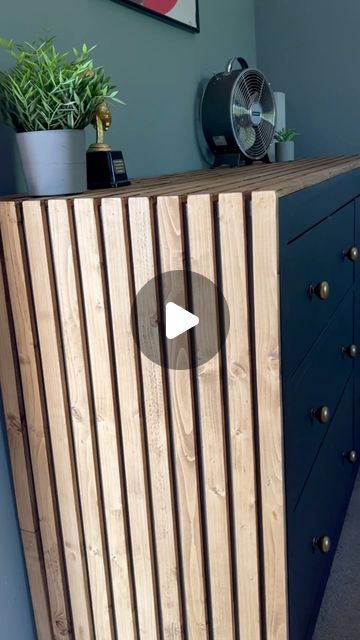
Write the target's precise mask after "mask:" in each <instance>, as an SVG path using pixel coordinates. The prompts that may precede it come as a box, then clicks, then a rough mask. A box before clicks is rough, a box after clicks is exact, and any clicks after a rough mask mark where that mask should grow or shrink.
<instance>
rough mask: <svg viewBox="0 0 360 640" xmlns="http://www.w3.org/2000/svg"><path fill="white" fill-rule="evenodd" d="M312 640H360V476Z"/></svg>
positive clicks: (359, 476)
mask: <svg viewBox="0 0 360 640" xmlns="http://www.w3.org/2000/svg"><path fill="white" fill-rule="evenodd" d="M313 640H360V474H359V475H358V477H357V480H356V483H355V487H354V492H353V495H352V497H351V501H350V505H349V509H348V512H347V516H346V520H345V523H344V528H343V530H342V534H341V537H340V540H339V544H338V548H337V551H336V554H335V557H334V562H333V565H332V569H331V573H330V577H329V580H328V583H327V587H326V591H325V595H324V599H323V602H322V606H321V610H320V614H319V617H318V621H317V625H316V629H315V633H314V635H313Z"/></svg>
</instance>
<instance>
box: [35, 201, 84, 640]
mask: <svg viewBox="0 0 360 640" xmlns="http://www.w3.org/2000/svg"><path fill="white" fill-rule="evenodd" d="M23 215H24V229H25V236H26V244H27V251H28V256H29V264H30V272H31V284H32V290H33V295H34V306H35V313H36V319H37V328H38V334H39V347H40V356H41V364H42V368H43V373H44V387H45V396H46V403H47V413H48V418H49V430H50V438H51V447H52V452H53V461H54V471H55V479H56V489H57V496H58V501H59V510H60V517H61V527H62V533H63V538H64V551H65V561H66V569H67V574H68V582H69V592H70V598H71V610H72V616H73V623H74V635H75V638H76V640H78V639H79V640H89V639H91V638H93V637H94V636H93V628H92V619H91V609H90V598H89V594H88V583H87V573H86V567H85V564H84V562H83V557H84V548H83V537H82V525H81V518H80V514H79V504H78V495H77V484H76V474H75V473H74V465H73V458H72V438H71V431H70V424H69V412H68V403H67V396H66V388H65V380H64V374H63V363H62V353H61V345H60V342H59V336H58V329H57V310H56V307H55V301H54V296H53V293H54V292H53V283H52V281H51V265H50V264H49V260H48V253H47V241H46V235H45V234H46V231H45V229H44V221H43V212H42V208H41V205H40V203H31V202H25V203H24V206H23Z"/></svg>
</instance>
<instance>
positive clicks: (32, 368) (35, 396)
mask: <svg viewBox="0 0 360 640" xmlns="http://www.w3.org/2000/svg"><path fill="white" fill-rule="evenodd" d="M0 220H1V236H2V242H3V247H4V257H5V265H6V277H7V282H8V286H9V293H10V299H11V307H12V312H13V319H14V328H15V335H16V347H17V352H18V358H19V363H20V374H21V384H22V391H23V398H24V407H25V417H26V424H27V429H28V438H29V444H30V453H31V463H32V471H33V477H34V484H35V491H36V500H37V507H38V513H39V521H40V531H41V542H42V547H43V551H44V558H45V569H46V577H47V587H48V592H49V601H50V611H51V624H52V630H53V634H54V638H55V639H56V640H64V638H69V639H70V638H72V632H71V624H70V617H69V614H68V609H67V595H66V587H65V579H64V573H63V557H62V552H61V548H62V542H61V537H60V535H59V531H58V529H57V525H56V511H55V510H56V506H55V500H54V495H53V493H52V479H51V475H50V465H51V463H50V460H49V455H48V449H47V442H46V439H47V436H46V429H47V426H46V423H45V418H44V412H43V406H42V399H41V391H40V390H41V382H40V378H39V371H38V363H37V356H36V350H35V345H36V337H35V336H34V333H33V327H32V321H31V316H32V309H31V307H30V304H29V295H28V288H27V283H26V278H27V275H26V273H27V272H26V271H25V265H24V259H23V250H22V240H21V234H20V227H19V223H18V218H17V211H16V207H15V204H14V203H2V204H1V207H0Z"/></svg>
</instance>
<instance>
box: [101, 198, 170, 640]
mask: <svg viewBox="0 0 360 640" xmlns="http://www.w3.org/2000/svg"><path fill="white" fill-rule="evenodd" d="M101 222H102V229H103V236H104V245H105V259H106V273H107V279H108V286H109V301H110V316H111V328H112V336H113V342H114V351H115V360H116V374H117V393H118V397H119V406H120V421H121V432H122V438H123V445H124V461H125V473H126V484H127V496H128V507H129V521H130V534H131V546H132V555H133V562H134V581H135V592H136V602H137V610H138V618H139V637H140V640H155V639H156V638H159V637H160V636H159V628H158V614H157V603H156V584H155V574H154V561H153V549H152V524H151V517H150V513H149V504H148V501H149V496H148V487H147V477H146V475H147V474H146V470H147V463H146V451H145V442H144V425H143V422H142V419H141V416H140V406H141V397H140V396H141V390H140V389H139V386H140V380H139V377H138V371H137V355H136V353H135V344H134V339H133V335H132V331H131V323H130V317H131V306H132V295H131V291H130V281H131V280H130V276H131V265H130V256H129V251H128V239H127V237H126V223H127V221H126V210H125V207H124V205H123V203H122V202H121V200H120V199H118V198H116V199H115V198H107V199H106V200H103V201H102V205H101Z"/></svg>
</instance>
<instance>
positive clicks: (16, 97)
mask: <svg viewBox="0 0 360 640" xmlns="http://www.w3.org/2000/svg"><path fill="white" fill-rule="evenodd" d="M0 46H2V47H3V48H4V49H5V50H6V51H7V52H8V53H9V55H10V56H11V57H12V59H13V61H14V66H13V67H12V68H10V70H9V71H8V72H7V73H4V72H0V114H1V117H2V118H3V119H4V120H5V121H6V122H8V123H9V124H12V126H13V127H14V128H15V129H16V130H17V131H38V130H44V129H49V128H53V129H62V128H68V127H71V128H73V127H79V128H84V127H85V126H87V125H88V124H89V123H90V122H91V119H92V116H93V113H94V111H95V110H96V107H97V106H98V105H99V104H100V102H102V101H103V100H104V99H105V100H107V101H110V102H113V103H119V104H124V103H123V102H122V101H121V100H119V99H118V98H117V94H118V92H117V90H116V87H115V86H114V85H113V83H112V81H111V79H110V78H109V77H107V76H106V75H105V72H104V69H103V68H102V67H95V65H94V61H93V59H92V57H91V53H92V52H93V50H94V49H95V47H94V46H91V47H89V46H88V45H87V44H85V43H84V44H83V45H82V48H81V51H79V50H78V49H76V48H73V49H72V57H70V56H69V53H68V52H63V53H59V52H57V50H56V48H55V44H54V38H53V37H50V38H47V39H38V40H36V41H35V42H33V43H29V42H24V43H22V44H17V45H14V43H13V41H12V40H5V39H4V38H0Z"/></svg>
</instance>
